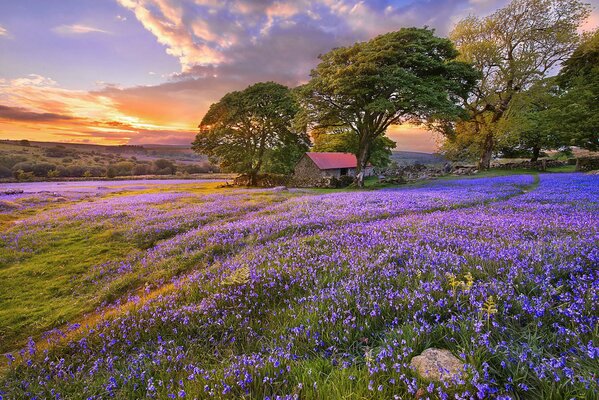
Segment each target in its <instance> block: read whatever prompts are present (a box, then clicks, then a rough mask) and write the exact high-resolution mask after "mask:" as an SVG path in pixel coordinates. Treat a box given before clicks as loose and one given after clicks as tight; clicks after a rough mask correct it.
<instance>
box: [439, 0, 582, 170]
mask: <svg viewBox="0 0 599 400" xmlns="http://www.w3.org/2000/svg"><path fill="white" fill-rule="evenodd" d="M588 15H589V6H588V5H587V4H584V3H582V2H581V1H579V0H513V1H512V2H511V3H510V4H508V5H507V6H506V7H504V8H502V9H499V10H497V11H496V12H494V13H493V14H491V15H489V16H487V17H484V18H479V17H476V16H469V17H467V18H465V19H463V20H462V21H460V22H459V23H458V24H457V25H456V27H455V28H454V30H453V31H452V32H451V34H450V37H451V39H452V40H453V41H454V42H455V43H456V46H457V48H458V50H459V51H460V59H461V60H463V61H466V62H469V63H472V64H473V65H474V67H475V68H476V69H477V70H478V71H479V73H480V76H481V79H480V80H479V81H478V83H477V86H476V89H475V90H474V91H473V94H472V96H470V98H469V99H468V101H467V104H466V106H467V109H468V113H469V121H468V123H463V124H460V125H457V126H456V127H455V130H453V131H452V132H450V134H449V135H448V136H449V140H450V141H455V142H456V143H454V145H455V147H457V148H458V149H464V148H471V149H472V148H478V150H479V167H480V168H483V169H486V168H489V165H490V161H491V156H492V154H493V151H494V150H495V149H496V146H497V142H498V140H499V136H500V135H501V133H502V130H501V124H502V119H503V118H504V116H505V114H506V112H507V111H508V110H509V109H510V105H511V103H512V101H513V100H514V98H515V95H516V94H518V93H520V92H522V91H525V90H528V89H529V88H530V87H531V86H532V85H533V84H534V83H535V82H537V81H539V80H541V79H543V78H545V77H546V76H547V75H548V74H549V73H550V72H551V71H552V69H553V68H554V67H555V66H556V65H558V63H559V62H561V61H562V60H563V59H564V57H566V56H568V55H569V54H571V53H572V51H573V50H574V48H575V46H576V44H577V42H578V39H579V35H578V31H577V30H578V27H579V26H580V24H581V23H582V22H583V21H584V20H585V19H586V17H587V16H588ZM458 136H464V137H462V138H459V139H458ZM460 142H461V143H460ZM450 146H451V145H450Z"/></svg>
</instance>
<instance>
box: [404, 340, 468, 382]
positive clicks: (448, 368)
mask: <svg viewBox="0 0 599 400" xmlns="http://www.w3.org/2000/svg"><path fill="white" fill-rule="evenodd" d="M410 365H411V366H412V367H414V368H415V369H416V371H418V373H419V374H420V376H422V377H423V378H425V379H429V380H433V381H440V380H451V379H452V378H453V377H456V376H460V375H461V374H462V372H463V371H464V363H463V362H461V361H460V360H459V359H458V358H457V357H456V356H454V355H453V354H451V351H449V350H445V349H435V348H432V347H431V348H430V349H426V350H424V351H423V352H422V354H420V355H419V356H416V357H414V358H412V361H410Z"/></svg>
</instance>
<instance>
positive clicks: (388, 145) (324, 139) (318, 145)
mask: <svg viewBox="0 0 599 400" xmlns="http://www.w3.org/2000/svg"><path fill="white" fill-rule="evenodd" d="M312 137H313V138H314V146H313V147H312V151H317V152H327V151H331V152H342V153H353V154H358V145H359V143H358V138H357V136H356V135H355V133H354V132H352V131H351V130H347V129H346V130H342V131H340V132H332V133H329V132H321V131H318V130H315V131H313V132H312ZM395 146H396V144H395V142H394V141H393V140H391V139H389V138H388V137H386V136H377V137H376V138H375V139H374V141H373V143H372V150H371V152H370V163H371V164H372V165H374V166H375V167H386V166H387V165H389V163H390V162H391V153H392V152H391V150H392V149H394V148H395Z"/></svg>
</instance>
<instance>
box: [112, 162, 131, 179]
mask: <svg viewBox="0 0 599 400" xmlns="http://www.w3.org/2000/svg"><path fill="white" fill-rule="evenodd" d="M111 167H112V168H113V171H114V174H115V176H128V175H131V174H132V173H133V167H135V164H133V163H132V162H130V161H119V162H117V163H114V164H112V165H111Z"/></svg>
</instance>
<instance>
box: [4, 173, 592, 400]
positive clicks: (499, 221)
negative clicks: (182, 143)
mask: <svg viewBox="0 0 599 400" xmlns="http://www.w3.org/2000/svg"><path fill="white" fill-rule="evenodd" d="M0 228H1V229H0V231H1V232H2V233H1V234H0V353H3V354H4V358H3V360H2V361H0V398H1V397H4V398H7V399H13V398H15V399H17V398H30V399H49V398H55V399H70V398H86V399H104V398H124V399H127V398H189V399H194V398H197V399H200V398H222V399H225V398H231V399H237V398H256V399H262V398H268V399H367V398H368V399H393V398H396V399H407V398H434V399H437V398H440V399H447V398H456V399H485V398H497V399H509V398H514V399H518V398H522V399H538V398H543V399H561V398H588V399H593V398H597V397H598V395H597V393H599V375H598V371H599V311H598V309H597V304H598V301H599V268H598V267H599V246H598V244H599V176H597V175H583V174H574V173H553V174H551V173H548V174H519V175H505V176H495V177H493V176H489V177H482V178H471V179H452V180H438V181H432V182H428V183H426V184H420V185H414V186H405V187H402V188H385V189H379V190H364V191H357V190H348V191H338V190H320V191H310V190H290V191H275V190H266V189H219V188H217V184H216V183H195V184H172V185H169V184H166V185H161V186H159V187H153V188H139V189H131V190H123V191H116V192H109V193H100V192H97V193H93V192H91V193H90V192H85V193H81V192H76V191H73V192H68V193H66V192H65V193H61V194H55V193H40V194H28V193H23V194H16V195H11V196H2V197H0ZM430 347H437V348H443V349H448V350H450V351H451V352H452V353H453V354H454V355H455V356H457V357H458V358H460V359H461V360H462V361H463V362H464V363H465V366H464V371H463V374H462V375H461V376H460V377H457V378H456V379H453V380H451V381H444V382H435V381H427V380H425V379H423V378H421V377H420V376H418V375H417V373H416V372H415V371H414V369H413V368H411V367H410V360H411V359H412V358H413V357H414V356H416V355H418V354H420V353H421V352H422V351H423V350H425V349H427V348H430Z"/></svg>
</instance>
